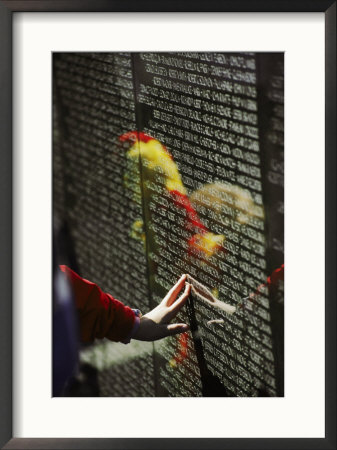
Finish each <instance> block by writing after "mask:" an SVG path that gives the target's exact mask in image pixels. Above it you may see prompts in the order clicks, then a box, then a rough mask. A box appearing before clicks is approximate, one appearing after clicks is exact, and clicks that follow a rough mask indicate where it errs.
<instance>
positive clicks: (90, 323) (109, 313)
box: [60, 266, 136, 342]
mask: <svg viewBox="0 0 337 450" xmlns="http://www.w3.org/2000/svg"><path fill="white" fill-rule="evenodd" d="M60 269H61V271H62V272H64V273H65V274H66V276H67V279H68V280H69V282H70V284H71V286H72V289H73V293H74V300H75V307H76V310H77V315H78V318H79V330H80V339H81V341H82V342H91V341H93V340H94V339H96V338H98V339H102V338H107V339H110V340H111V341H123V340H125V339H127V338H128V337H129V336H130V335H131V332H132V330H133V327H134V325H135V323H136V316H135V313H134V311H133V310H132V309H131V308H129V307H128V306H125V305H123V303H121V302H120V301H119V300H116V299H115V298H113V297H112V296H111V295H110V294H107V293H105V292H103V291H102V290H101V289H100V288H99V287H98V286H97V284H95V283H92V282H90V281H88V280H86V279H84V278H81V277H80V276H79V275H77V273H75V272H74V271H73V270H71V269H69V267H67V266H60Z"/></svg>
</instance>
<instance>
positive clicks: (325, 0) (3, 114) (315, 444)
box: [0, 0, 337, 450]
mask: <svg viewBox="0 0 337 450" xmlns="http://www.w3.org/2000/svg"><path fill="white" fill-rule="evenodd" d="M57 11H59V12H70V11H71V12H90V11H92V12H108V11H109V12H302V13H304V12H323V13H325V27H326V28H325V29H326V31H325V76H326V78H325V112H326V122H325V138H326V141H325V142H326V143H325V158H326V163H325V164H326V167H325V174H326V178H325V183H326V185H325V187H326V194H325V206H326V226H325V232H326V237H325V251H326V261H325V264H326V273H325V287H326V289H325V292H326V297H325V308H326V309H325V315H326V322H325V333H326V346H325V370H326V390H325V416H326V419H325V420H326V423H325V430H326V433H325V438H322V439H319V438H316V439H307V438H306V439H302V438H290V439H285V438H282V439H281V438H280V439H277V438H275V439H269V438H268V439H266V438H264V439H261V438H254V439H253V438H252V439H249V438H235V439H229V438H226V439H218V438H214V439H209V438H204V439H200V438H198V439H191V438H185V439H176V438H172V439H170V438H160V439H157V438H132V439H130V438H118V439H117V438H114V439H98V438H97V439H96V438H94V439H85V438H83V439H82V438H81V439H77V438H69V439H68V438H67V439H63V438H50V439H49V438H48V439H42V438H35V439H31V438H13V431H12V415H13V408H12V375H13V374H12V280H13V278H12V263H13V255H12V244H13V240H12V226H13V221H12V211H13V208H12V181H13V180H12V18H13V14H14V13H15V12H57ZM0 136H1V141H0V142H1V151H0V208H1V209H0V210H1V213H2V214H1V216H2V217H1V222H0V249H1V251H0V268H1V270H0V286H1V294H2V295H1V302H0V361H1V363H0V381H1V382H0V445H1V446H2V448H5V449H36V448H41V449H42V448H43V449H108V448H110V449H127V448H128V449H157V448H162V449H171V448H172V449H186V450H187V449H194V450H196V449H222V448H226V449H336V422H337V421H336V322H335V320H336V1H333V0H268V1H267V0H255V1H251V0H222V1H220V0H208V1H207V2H201V1H195V0H194V1H192V0H188V1H184V2H182V1H177V0H174V1H167V2H161V3H159V2H157V1H154V0H145V1H144V0H143V1H142V2H139V0H138V1H137V0H116V1H115V0H23V1H17V0H7V1H5V0H0ZM308 405H310V394H308Z"/></svg>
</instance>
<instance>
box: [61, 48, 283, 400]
mask: <svg viewBox="0 0 337 450" xmlns="http://www.w3.org/2000/svg"><path fill="white" fill-rule="evenodd" d="M53 75H54V83H53V86H54V115H53V116H54V127H53V130H54V139H53V208H54V209H53V211H54V228H55V229H57V230H58V233H59V236H60V243H61V247H62V248H63V251H62V252H61V253H62V255H63V256H62V258H63V260H62V261H60V262H62V263H63V262H64V263H67V264H69V265H70V266H71V267H72V268H73V269H74V270H76V271H77V272H78V273H80V274H81V275H82V276H84V277H85V278H88V279H90V280H92V281H94V282H96V283H98V284H99V285H100V286H101V287H102V289H104V290H106V291H108V292H110V293H111V294H112V295H114V296H115V297H117V298H119V299H120V300H122V301H123V302H124V303H126V304H128V305H129V306H131V307H137V308H139V309H141V310H142V312H146V311H148V310H149V309H151V308H152V307H154V306H155V305H156V304H157V303H158V301H159V300H160V299H161V298H162V297H163V295H164V294H165V292H166V291H167V287H168V286H169V285H172V284H173V282H174V281H175V280H176V279H177V278H178V277H179V275H180V274H181V273H183V272H189V273H192V274H193V276H194V277H195V278H197V279H198V280H199V281H201V282H203V283H204V284H205V285H206V286H207V287H208V288H209V289H213V288H216V289H217V291H218V295H219V299H221V300H223V301H225V302H227V303H231V304H233V305H238V304H239V303H240V301H241V299H242V298H243V297H245V296H247V295H249V294H250V293H251V292H254V291H255V289H256V288H257V286H259V285H260V284H261V283H264V282H265V281H266V279H267V276H268V275H270V274H271V273H272V271H273V270H274V269H276V268H277V267H279V266H280V265H281V264H282V263H283V213H284V212H283V159H284V155H283V54H279V53H277V54H260V53H259V54H253V53H246V54H242V53H240V54H228V53H226V54H215V53H203V54H202V53H194V54H177V53H171V54H150V53H146V54H127V53H123V54H122V53H120V54H117V53H113V54H107V53H96V54H91V53H79V54H75V53H62V54H61V53H60V54H54V71H53ZM137 129H138V130H140V131H144V132H145V133H147V134H148V135H151V136H153V137H154V138H156V139H157V140H158V141H160V142H161V143H162V144H163V145H165V146H166V147H167V149H168V150H169V152H170V153H171V155H172V156H173V159H174V161H175V163H176V164H177V167H178V169H179V173H180V175H181V177H182V181H183V183H184V185H185V187H186V189H187V191H188V195H189V196H190V198H193V195H195V193H196V192H197V191H198V190H199V191H200V190H202V189H203V188H204V186H205V185H207V184H217V185H219V184H220V185H226V186H238V187H239V188H240V189H243V190H245V191H248V192H249V194H250V196H251V198H252V199H253V201H254V205H255V206H256V207H258V208H260V209H259V211H263V215H262V216H261V214H260V215H258V214H257V215H256V216H253V217H251V218H250V219H249V220H248V221H246V222H245V223H243V224H242V223H238V221H237V220H235V216H234V217H233V214H232V212H233V211H232V210H231V209H228V208H227V209H226V208H224V209H222V210H221V211H220V212H217V215H214V211H213V210H212V208H208V209H207V208H205V207H203V205H200V204H199V205H197V204H196V205H195V206H196V209H197V211H198V213H199V216H200V219H201V220H202V222H203V223H204V225H206V226H207V228H208V229H209V230H210V231H211V232H213V233H215V234H223V235H225V236H226V241H225V244H224V245H225V248H226V254H225V256H223V255H222V256H220V257H218V258H216V259H215V260H212V261H211V262H209V263H208V264H206V266H205V264H203V263H202V262H201V261H199V260H198V258H194V259H193V260H186V258H185V257H184V255H185V253H186V252H185V250H186V248H185V244H184V242H185V241H186V233H185V232H184V227H183V225H181V221H180V222H179V220H178V217H179V211H176V210H175V209H174V208H171V210H169V211H166V214H165V217H164V218H163V216H162V214H161V212H162V207H161V206H162V205H161V204H160V202H161V201H162V198H163V197H160V196H159V197H158V198H156V197H155V196H149V195H148V192H147V191H146V190H145V189H141V195H140V196H139V197H137V196H135V193H134V189H136V187H135V185H136V184H137V176H138V177H140V179H141V178H142V176H143V175H144V168H143V167H142V165H141V164H139V165H138V167H136V169H134V170H136V172H138V175H137V173H135V176H134V181H135V185H132V183H131V185H130V183H129V184H127V183H126V182H125V174H127V173H130V167H129V161H128V159H127V156H126V153H127V150H128V148H127V147H126V148H125V147H123V146H122V145H121V144H120V142H119V140H118V136H120V135H121V134H123V133H125V132H127V131H131V130H137ZM158 186H159V188H160V183H159V182H158ZM169 213H170V214H169ZM135 220H143V222H144V232H145V233H146V235H147V245H146V247H144V243H143V242H142V241H141V239H137V236H136V237H135V236H133V235H132V227H133V224H134V222H135ZM184 233H185V234H184ZM156 236H157V237H156ZM158 236H160V239H159V244H158ZM158 256H160V257H159V258H158ZM211 269H212V270H211ZM193 307H194V317H193V315H192V316H191V310H186V311H185V312H184V313H183V314H182V316H181V318H182V320H189V321H191V320H195V322H196V325H197V327H198V331H199V334H200V335H201V345H202V350H201V351H200V349H199V350H198V344H196V342H195V341H194V340H193V338H192V336H191V335H190V336H189V339H188V342H187V350H188V351H187V357H185V359H184V361H183V362H179V363H178V364H174V359H175V356H176V354H177V353H179V351H180V350H181V345H182V343H181V341H180V340H179V338H177V337H172V338H167V339H165V340H164V341H160V342H158V343H155V344H151V343H150V344H144V343H138V342H134V343H132V344H129V345H128V346H127V347H126V346H123V344H115V343H110V342H108V341H103V342H100V343H98V344H96V345H93V346H91V347H89V348H85V349H83V350H82V352H81V359H82V361H84V362H86V363H89V364H90V365H91V366H93V367H94V368H95V369H96V371H97V377H98V385H99V395H105V396H155V395H157V396H158V395H159V396H167V395H169V396H200V395H204V388H205V385H207V386H212V385H213V386H214V385H218V384H219V385H220V386H221V387H222V388H223V390H222V393H220V394H218V395H228V396H261V395H263V396H282V395H283V285H282V284H280V285H278V286H277V288H276V289H273V290H265V291H263V294H262V295H261V296H260V297H259V302H258V304H257V305H256V306H255V307H254V308H252V307H251V305H248V307H247V308H245V309H239V310H238V311H237V313H235V315H233V316H228V315H226V314H225V313H222V312H219V311H216V310H213V309H211V308H210V307H209V306H208V305H206V304H204V303H202V302H200V301H198V300H197V299H194V300H193ZM209 319H222V320H224V323H223V324H217V325H212V326H209V325H207V321H208V320H209ZM199 342H200V341H199ZM200 354H201V355H202V361H203V363H201V360H200ZM202 364H204V366H205V367H206V368H207V375H208V378H207V380H206V381H205V377H203V373H201V372H202V371H203V369H202ZM207 386H206V387H207ZM215 395H216V394H215Z"/></svg>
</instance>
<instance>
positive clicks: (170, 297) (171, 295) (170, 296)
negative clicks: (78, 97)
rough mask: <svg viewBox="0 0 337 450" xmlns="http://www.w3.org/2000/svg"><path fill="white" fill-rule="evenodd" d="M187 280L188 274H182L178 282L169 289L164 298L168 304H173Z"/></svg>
mask: <svg viewBox="0 0 337 450" xmlns="http://www.w3.org/2000/svg"><path fill="white" fill-rule="evenodd" d="M185 281H186V274H184V275H182V276H181V277H180V278H179V280H178V281H177V283H176V284H175V285H174V286H173V287H172V288H171V289H170V290H169V291H168V293H167V295H166V296H165V298H164V301H165V303H166V305H167V306H171V305H172V303H173V302H174V301H175V299H176V298H177V296H178V294H179V292H180V291H181V290H182V288H183V286H184V284H185Z"/></svg>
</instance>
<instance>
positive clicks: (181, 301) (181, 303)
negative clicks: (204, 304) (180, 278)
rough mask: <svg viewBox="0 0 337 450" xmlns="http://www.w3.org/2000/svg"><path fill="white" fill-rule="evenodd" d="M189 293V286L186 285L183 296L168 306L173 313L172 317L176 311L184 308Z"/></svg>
mask: <svg viewBox="0 0 337 450" xmlns="http://www.w3.org/2000/svg"><path fill="white" fill-rule="evenodd" d="M190 293H191V285H190V284H189V283H186V285H185V290H184V292H183V294H182V295H181V296H180V297H179V298H178V300H176V301H175V302H174V303H172V304H171V306H170V310H171V311H172V312H173V313H174V315H176V314H177V313H178V311H179V310H180V309H181V308H182V307H183V306H184V304H185V303H186V301H187V299H188V296H189V295H190Z"/></svg>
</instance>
